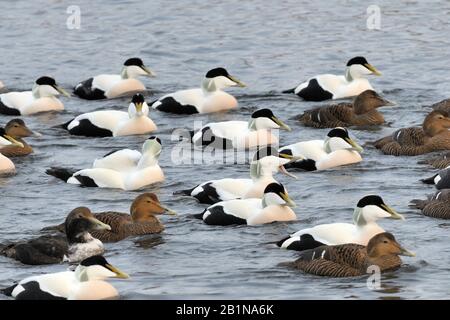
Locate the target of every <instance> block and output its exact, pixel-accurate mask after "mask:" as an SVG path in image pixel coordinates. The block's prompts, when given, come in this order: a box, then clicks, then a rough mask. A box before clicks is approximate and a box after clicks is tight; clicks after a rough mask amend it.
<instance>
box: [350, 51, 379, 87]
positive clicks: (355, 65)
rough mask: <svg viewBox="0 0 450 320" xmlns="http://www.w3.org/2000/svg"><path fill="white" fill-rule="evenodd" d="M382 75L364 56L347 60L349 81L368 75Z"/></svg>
mask: <svg viewBox="0 0 450 320" xmlns="http://www.w3.org/2000/svg"><path fill="white" fill-rule="evenodd" d="M371 74H373V75H376V76H381V73H380V72H379V71H378V70H377V69H376V68H375V67H374V66H373V65H371V64H370V63H369V62H367V60H366V58H364V57H354V58H352V59H350V60H349V61H348V62H347V69H346V72H345V78H346V79H347V81H349V82H350V81H352V80H355V79H358V78H364V77H365V76H368V75H371Z"/></svg>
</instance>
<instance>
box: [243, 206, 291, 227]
mask: <svg viewBox="0 0 450 320" xmlns="http://www.w3.org/2000/svg"><path fill="white" fill-rule="evenodd" d="M294 220H297V216H296V214H295V212H294V211H293V210H292V209H291V208H289V207H287V206H279V205H271V206H267V207H265V208H264V209H262V210H260V211H259V212H255V213H254V214H253V215H252V216H251V217H249V218H248V219H247V224H248V225H251V226H253V225H258V224H266V223H272V222H276V221H294Z"/></svg>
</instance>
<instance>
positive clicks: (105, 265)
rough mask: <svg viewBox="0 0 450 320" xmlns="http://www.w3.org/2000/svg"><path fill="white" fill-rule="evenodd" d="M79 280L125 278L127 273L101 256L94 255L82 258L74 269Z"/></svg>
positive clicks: (127, 276)
mask: <svg viewBox="0 0 450 320" xmlns="http://www.w3.org/2000/svg"><path fill="white" fill-rule="evenodd" d="M75 275H76V277H77V279H78V280H79V281H80V282H85V281H93V280H97V281H101V280H105V279H107V278H119V279H127V278H129V275H128V274H126V273H124V272H122V271H120V270H119V269H118V268H116V267H114V266H113V265H112V264H110V263H109V262H108V261H106V259H105V258H104V257H103V256H100V255H96V256H92V257H89V258H87V259H84V260H83V261H81V263H80V264H79V265H78V266H77V268H76V269H75Z"/></svg>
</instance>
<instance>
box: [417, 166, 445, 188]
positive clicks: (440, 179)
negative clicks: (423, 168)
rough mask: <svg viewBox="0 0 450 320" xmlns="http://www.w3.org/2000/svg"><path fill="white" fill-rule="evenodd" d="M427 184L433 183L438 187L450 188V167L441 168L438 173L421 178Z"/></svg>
mask: <svg viewBox="0 0 450 320" xmlns="http://www.w3.org/2000/svg"><path fill="white" fill-rule="evenodd" d="M420 181H422V182H423V183H425V184H432V185H434V186H435V187H436V189H438V190H441V189H450V167H447V168H445V169H442V170H439V171H438V173H436V174H435V175H433V176H432V177H429V178H425V179H421V180H420Z"/></svg>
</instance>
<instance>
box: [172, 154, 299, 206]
mask: <svg viewBox="0 0 450 320" xmlns="http://www.w3.org/2000/svg"><path fill="white" fill-rule="evenodd" d="M289 161H291V160H289V159H286V158H281V157H279V156H278V152H277V150H276V149H275V148H270V147H269V148H267V147H263V148H260V149H259V150H258V151H257V152H255V155H254V156H253V161H252V162H251V164H250V177H251V179H235V178H225V179H218V180H209V181H206V182H203V183H201V184H199V185H197V186H195V187H194V188H191V189H187V190H181V191H176V192H174V194H175V195H178V194H181V195H187V196H192V197H194V198H196V199H197V200H198V201H199V202H200V203H207V204H214V203H216V202H220V201H226V200H232V199H248V198H261V197H262V196H263V195H264V189H265V188H266V187H267V185H269V184H270V183H273V182H276V181H275V179H274V178H273V174H275V173H277V172H278V171H281V172H283V173H285V174H287V175H289V173H288V172H287V171H286V169H285V168H284V165H286V164H287V163H288V162H289ZM294 177H295V176H294Z"/></svg>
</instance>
